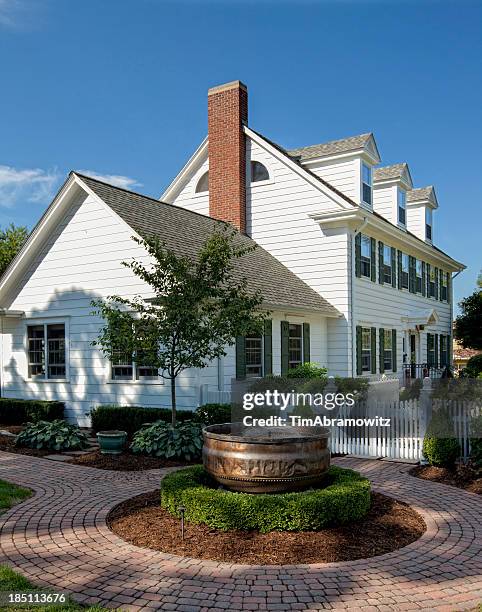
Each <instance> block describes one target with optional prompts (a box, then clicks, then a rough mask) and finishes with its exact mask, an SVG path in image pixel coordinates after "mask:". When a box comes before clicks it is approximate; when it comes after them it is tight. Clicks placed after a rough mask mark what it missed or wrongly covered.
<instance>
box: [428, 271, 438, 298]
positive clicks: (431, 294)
mask: <svg viewBox="0 0 482 612" xmlns="http://www.w3.org/2000/svg"><path fill="white" fill-rule="evenodd" d="M435 283H436V274H435V268H434V267H433V266H430V274H429V282H428V297H435Z"/></svg>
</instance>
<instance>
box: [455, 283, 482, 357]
mask: <svg viewBox="0 0 482 612" xmlns="http://www.w3.org/2000/svg"><path fill="white" fill-rule="evenodd" d="M459 306H460V308H461V309H462V314H460V315H459V316H458V317H457V318H456V319H455V329H454V335H455V337H456V338H457V340H458V341H459V342H460V344H461V345H462V346H463V347H464V348H471V349H482V289H476V290H475V291H474V293H473V294H472V295H469V297H466V298H465V299H463V300H462V301H461V302H460V304H459Z"/></svg>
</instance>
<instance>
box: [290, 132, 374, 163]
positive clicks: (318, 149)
mask: <svg viewBox="0 0 482 612" xmlns="http://www.w3.org/2000/svg"><path fill="white" fill-rule="evenodd" d="M372 137H373V135H372V133H371V132H368V133H367V134H359V135H358V136H350V137H349V138H342V139H341V140H332V141H330V142H324V143H321V144H315V145H310V146H308V147H300V148H298V149H290V150H289V151H288V154H289V155H290V156H291V157H299V158H300V159H301V160H302V161H305V160H307V159H315V158H316V157H323V156H326V155H336V154H338V153H347V152H348V151H355V150H357V149H363V147H364V146H365V145H366V144H367V143H368V141H369V140H370V139H371V138H372Z"/></svg>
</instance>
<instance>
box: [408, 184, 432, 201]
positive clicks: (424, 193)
mask: <svg viewBox="0 0 482 612" xmlns="http://www.w3.org/2000/svg"><path fill="white" fill-rule="evenodd" d="M431 199H435V200H436V198H435V189H434V188H433V186H432V185H429V186H428V187H419V188H418V189H411V190H410V191H408V192H407V202H418V201H420V200H431Z"/></svg>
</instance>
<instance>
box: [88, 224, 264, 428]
mask: <svg viewBox="0 0 482 612" xmlns="http://www.w3.org/2000/svg"><path fill="white" fill-rule="evenodd" d="M236 236H238V234H237V233H236V232H234V231H233V232H231V231H229V230H227V229H226V230H225V231H215V232H214V233H213V234H212V235H211V236H209V237H208V238H207V240H206V241H205V243H204V244H203V246H202V248H201V249H200V251H199V253H198V255H197V258H196V259H194V260H193V259H191V258H189V257H187V256H181V255H177V254H176V253H174V252H173V251H172V250H170V249H168V248H166V246H165V245H164V244H163V243H162V242H160V241H159V240H157V239H145V240H139V239H134V240H135V241H136V242H138V243H139V244H140V245H142V246H144V248H145V249H146V251H147V252H148V254H149V255H150V257H151V261H152V263H151V264H150V265H144V264H143V263H141V262H139V261H136V260H133V261H130V262H123V265H124V266H126V267H128V268H130V269H131V270H132V271H133V272H134V273H135V274H136V275H137V276H138V277H139V278H141V279H142V280H143V281H145V282H146V283H147V284H148V285H150V287H151V288H152V291H153V294H154V298H152V299H149V300H147V301H146V300H145V299H143V298H142V297H140V296H136V297H135V298H133V299H126V298H122V297H120V296H110V297H108V298H107V300H98V301H95V302H93V305H94V306H95V307H96V308H97V310H96V313H97V314H100V315H101V316H102V317H103V319H104V320H105V322H106V324H105V325H104V327H103V328H102V329H101V331H100V335H99V337H98V339H97V340H96V341H95V342H94V343H93V344H94V345H96V346H99V347H100V348H101V350H102V351H103V353H104V355H106V356H107V357H108V358H109V359H111V360H113V359H115V358H116V356H119V355H129V356H132V358H133V360H134V361H135V362H136V363H137V364H138V365H141V366H149V367H155V368H159V370H160V373H161V376H163V377H164V378H166V379H168V380H170V381H171V407H172V424H173V425H175V423H176V379H177V377H178V376H179V374H180V373H181V372H182V371H183V370H185V369H187V368H204V367H206V366H207V364H208V362H209V361H211V360H212V359H215V358H216V357H220V356H221V355H225V354H226V352H225V348H226V346H229V345H233V344H234V343H235V339H236V336H239V335H244V334H246V333H247V332H248V331H249V330H253V329H254V330H260V331H261V329H262V326H263V322H264V320H265V319H266V318H267V316H268V313H266V312H263V311H261V310H259V307H260V306H261V303H262V296H260V295H255V294H253V293H251V292H250V291H249V289H248V286H247V280H246V278H244V277H241V278H240V277H239V276H237V275H235V274H234V265H235V262H236V260H238V259H239V258H242V257H243V256H244V255H246V254H247V253H249V252H251V251H252V250H253V247H251V246H249V247H245V246H242V245H240V241H239V239H238V238H236Z"/></svg>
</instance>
